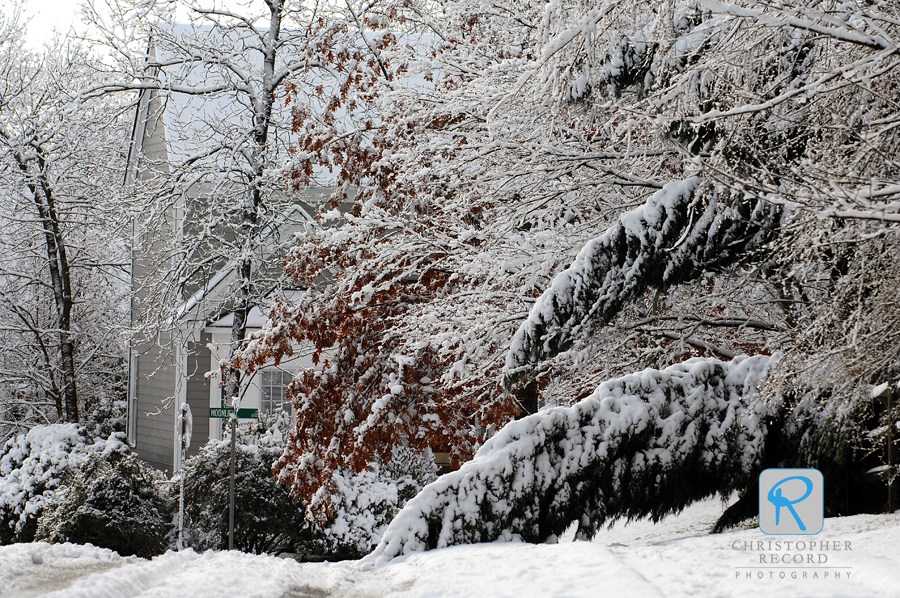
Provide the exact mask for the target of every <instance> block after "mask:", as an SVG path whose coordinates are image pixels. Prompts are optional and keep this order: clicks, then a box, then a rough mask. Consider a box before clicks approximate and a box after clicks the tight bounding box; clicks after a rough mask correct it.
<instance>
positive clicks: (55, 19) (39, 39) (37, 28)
mask: <svg viewBox="0 0 900 598" xmlns="http://www.w3.org/2000/svg"><path fill="white" fill-rule="evenodd" d="M4 4H5V3H4ZM25 15H26V16H28V17H31V22H30V23H29V24H28V44H29V45H30V46H32V47H34V48H39V47H41V46H42V45H43V44H44V42H45V41H48V40H50V38H51V37H52V36H53V28H54V27H57V28H58V29H60V30H61V31H66V30H68V29H69V27H70V26H71V25H72V23H73V21H77V20H78V2H75V1H73V0H26V1H25Z"/></svg>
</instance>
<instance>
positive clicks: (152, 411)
mask: <svg viewBox="0 0 900 598" xmlns="http://www.w3.org/2000/svg"><path fill="white" fill-rule="evenodd" d="M185 31H188V32H189V31H190V30H188V29H187V28H185ZM205 33H208V32H205ZM254 60H255V59H254V58H252V57H248V58H247V61H248V64H249V66H248V68H252V67H253V66H254V65H253V64H252V63H253V62H254ZM204 76H208V74H207V73H206V72H205V71H204ZM164 77H165V73H163V74H162V75H161V76H160V77H159V78H160V79H163V78H164ZM242 107H245V106H243V105H242V104H241V99H240V97H239V96H237V95H235V96H234V97H231V96H227V95H226V96H218V97H212V98H210V97H208V96H191V95H185V94H178V93H169V92H167V91H162V90H143V91H142V92H141V93H140V95H139V98H138V102H137V106H136V114H135V120H134V127H133V131H132V143H131V148H130V151H129V156H128V169H127V175H126V181H125V183H126V185H132V186H135V187H137V186H140V185H141V184H142V183H145V182H147V181H149V180H150V178H151V176H152V172H151V170H152V171H155V172H156V173H159V172H160V171H163V172H165V171H167V168H168V166H167V165H169V164H174V163H176V162H179V161H185V160H186V159H190V158H189V157H190V156H191V155H192V153H195V152H197V151H198V148H199V147H200V146H201V145H202V144H201V143H200V142H199V141H198V140H199V139H202V140H205V141H204V142H205V143H207V144H209V143H212V142H214V141H215V138H216V135H220V134H223V135H224V134H228V130H229V129H232V130H234V129H235V128H237V124H236V123H229V122H228V119H229V118H232V117H237V116H242V117H246V113H245V112H244V113H242V112H241V109H242ZM281 109H282V111H284V112H285V113H284V114H282V115H281V118H282V121H287V119H289V117H290V115H289V112H287V111H285V109H284V107H283V106H282V108H281ZM232 124H234V126H232ZM280 130H281V131H284V130H285V129H284V128H282V129H280ZM211 140H212V141H211ZM276 142H278V143H280V144H281V146H280V147H282V148H284V147H286V144H285V139H281V140H276ZM230 185H231V184H230V183H229V182H228V181H227V180H225V182H223V183H221V184H219V183H210V181H209V179H208V178H207V179H205V180H200V179H199V178H198V182H196V183H191V182H190V181H189V182H188V183H187V184H185V185H182V187H181V188H180V189H181V191H180V196H178V197H175V198H174V199H173V200H172V201H171V202H170V203H168V204H166V205H167V207H165V208H164V209H165V210H167V212H166V214H165V218H163V221H164V222H166V223H167V224H166V226H165V227H163V228H164V229H163V230H159V229H157V230H155V231H154V234H153V236H152V238H146V237H150V235H145V234H144V233H143V231H142V230H141V229H140V222H136V224H135V230H134V234H133V237H134V240H133V251H132V260H131V262H132V265H131V278H132V289H133V291H134V295H135V299H134V300H132V323H133V324H134V323H135V322H136V321H137V314H138V311H137V309H136V307H135V301H141V298H142V292H144V291H143V288H144V287H143V286H142V284H143V282H142V281H144V280H147V278H148V275H149V274H150V273H151V272H152V271H153V270H154V269H156V268H159V267H160V261H159V259H157V261H156V262H153V261H152V260H151V259H150V258H149V257H148V256H150V255H151V253H152V251H151V249H153V248H156V249H159V248H160V247H163V248H165V250H166V251H171V252H173V253H177V252H178V251H179V249H178V247H179V242H180V241H181V240H182V239H183V238H184V237H185V235H186V233H188V232H190V233H196V230H195V229H196V227H197V226H198V225H197V223H196V222H194V221H192V218H191V214H192V213H197V212H198V211H199V210H196V209H195V208H197V207H198V206H202V204H203V202H204V201H207V198H208V197H209V196H210V194H212V193H221V192H223V190H224V191H235V193H237V192H239V191H240V190H239V189H236V190H235V189H234V188H233V187H232V186H230ZM331 191H332V189H329V188H325V187H318V188H306V189H304V190H303V192H302V193H298V194H296V195H294V196H291V197H290V198H287V197H286V196H285V195H284V191H281V190H279V189H278V188H277V186H276V188H275V189H274V190H273V191H271V192H272V193H278V194H280V196H279V197H278V198H277V199H278V201H275V202H272V203H273V204H276V205H278V206H279V210H280V216H279V217H278V218H276V219H274V221H273V222H272V223H271V224H270V225H268V227H266V228H264V229H263V230H261V231H260V232H259V233H257V235H256V236H255V237H254V247H256V248H257V249H256V250H255V251H258V253H257V254H255V257H256V263H257V264H262V269H263V270H266V272H264V274H265V275H266V276H263V279H262V282H260V283H259V284H258V285H257V286H259V287H265V288H259V289H258V291H259V292H258V295H259V296H260V297H262V299H261V302H264V301H265V300H266V299H267V298H271V297H274V296H275V295H276V294H281V295H283V296H284V297H285V298H287V299H290V297H291V296H292V295H293V294H294V293H296V290H292V289H290V288H288V289H283V288H282V286H283V285H281V284H280V281H279V278H280V274H281V258H282V257H283V255H284V251H285V250H286V248H287V247H288V246H289V245H290V244H291V241H292V239H293V237H294V234H295V233H297V232H299V231H301V230H303V229H304V228H308V227H316V226H318V224H317V222H316V220H315V218H314V215H315V214H316V213H317V212H318V209H319V206H320V204H321V203H322V202H324V201H325V200H326V199H327V198H328V197H329V196H330V194H331ZM270 199H271V198H270ZM192 209H193V212H192ZM191 227H195V229H192V228H191ZM170 248H171V249H170ZM210 251H211V255H210V257H209V259H207V260H200V262H201V263H204V267H203V268H202V269H198V270H197V271H196V272H194V273H193V274H192V277H191V278H190V280H189V281H188V282H182V283H181V289H179V291H180V292H182V299H183V302H182V303H181V305H179V306H178V308H177V310H176V315H175V317H174V318H173V320H170V321H168V322H167V323H166V324H165V325H164V326H159V327H158V328H159V329H158V331H157V335H156V336H155V337H152V336H148V337H147V339H148V340H145V341H143V342H140V343H135V344H134V345H133V346H132V347H130V349H129V374H128V437H129V440H130V441H131V443H132V444H133V445H134V446H135V448H136V450H137V453H138V455H139V456H140V457H141V458H142V459H143V460H145V461H146V462H148V463H150V464H151V465H153V466H155V467H157V468H159V469H162V470H167V471H169V472H173V471H175V470H177V469H178V468H179V467H180V466H181V451H180V446H179V442H180V440H179V431H178V430H177V427H178V426H177V414H178V413H180V411H181V406H182V405H183V404H185V403H186V404H188V405H190V407H191V411H192V414H193V438H194V440H193V441H192V445H191V449H190V451H189V453H188V455H189V456H190V455H193V454H196V452H197V451H198V450H199V447H200V446H202V445H203V444H204V443H205V442H206V440H207V439H209V438H221V435H222V427H221V425H220V424H221V423H222V422H223V421H224V420H217V419H212V420H211V419H210V417H209V410H210V408H212V407H219V406H221V396H222V392H221V389H220V387H219V380H218V378H216V379H214V380H210V379H209V378H208V377H206V374H207V373H208V372H210V371H212V370H216V369H217V363H218V361H219V359H220V358H222V357H224V356H226V355H227V352H228V350H229V344H230V340H231V329H230V324H231V320H232V317H233V316H232V314H231V313H230V312H229V311H228V305H229V298H230V297H232V296H234V295H233V293H234V292H235V288H236V284H235V283H236V278H237V277H236V270H237V268H236V262H234V261H230V262H229V261H227V260H226V259H225V258H223V257H221V256H222V255H225V252H224V251H223V252H222V253H221V255H218V254H216V253H215V247H213V248H212V249H211V250H210ZM156 255H157V258H158V256H159V255H160V254H159V252H158V251H157V253H156ZM201 257H203V256H201ZM172 259H173V260H174V259H175V257H173V258H172ZM149 302H150V300H148V303H149ZM261 308H263V309H264V308H265V306H264V305H257V306H256V307H254V308H253V310H252V311H251V313H250V315H249V320H248V334H249V333H251V332H252V331H253V330H256V329H258V328H259V327H260V326H261V325H262V323H263V321H264V315H263V310H262V309H261ZM311 365H312V364H311V360H310V358H309V356H308V355H302V354H300V355H298V356H297V357H295V358H294V359H293V360H291V361H289V362H286V363H282V364H281V366H280V367H279V368H266V369H263V370H261V371H259V372H257V373H256V374H254V375H253V376H252V378H251V379H250V380H248V381H247V384H246V386H245V388H244V389H243V390H242V399H241V404H240V407H241V408H251V409H261V410H264V411H267V410H273V409H280V408H285V406H284V390H285V388H286V386H287V385H288V383H289V382H290V380H291V377H292V375H293V374H296V373H297V372H298V371H300V370H301V369H302V368H304V367H310V366H311ZM288 408H289V407H288Z"/></svg>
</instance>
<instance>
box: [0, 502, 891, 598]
mask: <svg viewBox="0 0 900 598" xmlns="http://www.w3.org/2000/svg"><path fill="white" fill-rule="evenodd" d="M720 512H721V505H720V504H719V503H718V502H715V501H708V502H706V503H701V504H698V505H695V506H694V507H692V508H691V509H688V510H687V511H685V512H684V513H683V514H682V515H681V516H679V517H675V518H670V519H668V520H666V521H664V522H662V523H661V524H658V525H653V524H650V523H649V522H636V523H633V524H631V525H628V526H622V525H617V526H615V527H614V528H612V529H611V530H608V531H605V532H603V533H602V534H601V535H600V536H599V537H598V538H596V539H595V541H594V542H571V541H562V542H560V543H559V544H555V545H546V544H545V545H530V544H520V543H506V544H481V545H474V546H458V547H453V548H448V549H443V550H435V551H431V552H427V553H420V554H414V555H410V556H407V557H402V558H399V559H395V560H394V561H392V562H391V563H390V564H388V565H387V566H384V567H381V568H378V569H375V570H373V571H364V570H362V569H361V567H360V564H359V563H358V562H343V563H304V564H300V563H296V562H294V561H291V560H287V559H279V558H273V557H266V556H254V555H247V554H241V553H236V552H235V553H228V552H219V553H213V552H208V553H204V554H197V553H195V552H193V551H185V552H182V553H167V554H165V555H162V556H160V557H157V558H155V559H153V560H152V561H146V560H142V559H137V558H121V557H119V556H118V555H116V554H115V553H113V552H110V551H107V550H102V549H98V548H94V547H92V546H75V545H55V546H51V545H49V544H43V543H37V544H20V545H13V546H6V547H0V595H2V597H3V598H7V597H8V598H25V597H31V596H50V597H53V598H63V597H65V598H88V597H93V598H111V597H115V598H173V597H190V598H224V597H232V596H233V597H236V598H237V597H240V598H254V597H258V598H328V597H341V598H376V597H393V598H451V597H459V598H470V597H479V596H485V597H490V598H523V597H530V596H536V597H537V596H559V597H564V596H565V597H572V598H578V597H592V598H593V597H597V596H609V597H615V598H631V597H657V596H660V597H661V596H667V597H672V598H677V597H682V596H702V597H703V598H713V597H730V596H753V595H774V596H792V597H804V596H808V597H810V598H812V597H815V598H822V597H828V596H835V597H837V596H842V597H850V598H853V597H872V598H876V597H877V598H890V597H896V598H900V551H898V550H897V549H896V542H897V540H900V515H894V516H870V515H861V516H857V517H847V518H842V519H828V520H826V524H825V531H823V532H822V534H820V535H819V536H809V537H804V538H805V539H810V538H816V541H817V542H818V544H817V546H825V547H826V548H825V549H823V550H819V549H818V548H817V549H816V550H814V551H812V553H811V554H814V556H815V560H817V561H819V560H821V559H822V558H824V559H825V562H823V563H821V564H819V563H818V562H816V563H813V564H808V563H807V562H806V561H804V565H803V566H802V567H801V566H799V565H796V564H793V563H791V562H789V563H788V564H786V565H785V564H783V561H784V560H785V559H787V560H788V561H791V560H792V558H794V557H795V556H796V551H795V550H786V549H785V548H786V546H779V550H775V549H774V547H773V546H765V545H764V546H763V548H764V550H761V551H760V550H757V547H758V546H759V545H758V543H759V542H765V541H768V540H771V539H772V538H773V537H771V536H764V535H762V534H761V533H760V532H759V531H758V530H756V529H752V530H741V531H736V532H731V533H727V534H721V535H716V536H711V535H708V534H705V533H703V530H705V529H708V528H709V526H710V525H711V522H712V521H714V520H715V518H716V517H717V516H718V513H720ZM779 538H780V539H785V538H783V537H779ZM790 539H791V540H796V539H797V537H791V538H790ZM791 548H792V549H793V548H795V546H792V547H791ZM805 548H806V547H805V546H804V549H805ZM801 552H803V553H804V554H805V553H806V552H809V551H807V550H804V551H801ZM761 554H763V555H766V556H763V557H761V556H760V555H761ZM821 554H824V555H825V556H824V557H821V556H819V555H821ZM761 559H768V560H778V563H777V564H771V563H767V564H766V565H760V560H761ZM779 559H780V560H779ZM782 573H783V574H784V575H782ZM826 574H827V575H826ZM804 577H805V579H804Z"/></svg>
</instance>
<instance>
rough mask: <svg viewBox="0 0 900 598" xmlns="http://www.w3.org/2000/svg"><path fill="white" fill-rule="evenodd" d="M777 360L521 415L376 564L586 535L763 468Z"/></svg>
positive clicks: (405, 516)
mask: <svg viewBox="0 0 900 598" xmlns="http://www.w3.org/2000/svg"><path fill="white" fill-rule="evenodd" d="M777 359H778V356H775V357H768V356H762V355H760V356H755V357H747V356H740V357H737V358H735V359H733V360H732V361H730V362H722V361H719V360H716V359H691V360H689V361H686V362H684V363H681V364H678V365H674V366H671V367H669V368H667V369H665V370H653V369H647V370H644V371H643V372H639V373H636V374H630V375H627V376H623V377H621V378H618V379H614V380H610V381H608V382H605V383H603V384H602V385H601V386H600V387H599V388H598V389H597V390H596V391H595V392H594V393H593V394H592V395H591V396H589V397H588V398H586V399H584V400H582V401H580V402H579V403H577V404H575V405H573V406H571V407H557V408H554V409H550V410H547V411H543V412H540V413H537V414H534V415H531V416H529V417H526V418H524V419H521V420H518V421H515V422H512V423H510V424H508V425H507V426H506V427H505V428H503V429H502V430H501V431H500V432H499V433H498V434H497V435H496V436H494V437H493V438H491V439H490V440H489V441H488V442H486V443H485V445H484V446H483V447H482V448H481V450H479V451H478V454H477V455H476V456H475V458H474V459H473V460H472V461H470V462H469V463H466V464H465V465H464V466H463V467H462V468H461V469H459V470H458V471H455V472H452V473H449V474H446V475H444V476H442V477H441V478H439V479H438V480H437V481H435V482H433V483H431V484H429V485H428V486H426V487H425V488H424V489H423V490H422V492H420V493H419V494H418V495H417V496H416V497H415V498H413V499H412V500H411V501H410V502H409V503H408V504H407V505H406V507H405V508H404V509H403V510H402V511H401V512H400V513H399V514H398V515H397V517H395V518H394V521H393V522H392V523H391V525H390V527H389V528H388V530H387V532H386V533H385V535H384V537H383V539H382V541H381V543H380V544H379V545H378V547H377V548H376V550H375V552H374V553H373V554H372V555H371V556H370V557H368V560H367V563H368V564H369V565H375V564H381V563H383V562H386V561H387V560H390V559H391V558H393V557H396V556H399V555H401V554H408V553H410V552H416V551H422V550H430V549H433V548H441V547H445V546H451V545H454V544H464V543H475V542H492V541H495V540H511V539H515V538H518V539H521V540H524V541H526V542H543V541H545V540H547V539H548V538H551V537H552V536H554V535H556V536H559V535H560V534H562V533H563V532H564V531H565V530H566V529H567V528H568V527H569V526H570V525H571V524H573V523H577V524H578V531H579V534H580V535H581V536H586V537H592V536H593V535H594V534H596V532H597V531H599V529H600V527H601V526H602V525H604V524H605V523H607V522H609V521H613V520H615V519H618V518H620V517H627V518H636V517H645V516H648V515H650V516H652V517H654V518H655V519H659V518H662V517H663V516H665V515H667V514H669V513H673V512H678V511H680V510H681V509H683V508H684V507H686V506H687V505H689V504H690V503H692V502H694V501H696V500H700V499H702V498H705V497H707V496H710V495H712V494H715V493H716V492H725V493H727V492H730V491H731V490H733V489H735V488H737V487H743V486H739V485H740V484H746V483H749V481H750V480H751V479H752V477H753V476H755V475H757V474H758V469H759V468H760V466H761V460H762V456H763V452H764V449H765V441H766V435H767V432H768V431H769V430H768V428H769V427H770V423H771V421H772V418H773V416H774V415H776V413H775V411H774V409H775V408H774V407H772V406H769V405H767V404H766V403H765V402H764V401H762V400H760V398H759V395H758V394H757V389H758V387H759V384H760V383H761V381H762V380H763V379H764V378H765V376H766V375H767V373H768V371H769V369H770V368H771V367H772V365H773V364H774V363H775V361H776V360H777Z"/></svg>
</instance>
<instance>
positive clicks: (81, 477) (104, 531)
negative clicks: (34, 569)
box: [35, 451, 172, 558]
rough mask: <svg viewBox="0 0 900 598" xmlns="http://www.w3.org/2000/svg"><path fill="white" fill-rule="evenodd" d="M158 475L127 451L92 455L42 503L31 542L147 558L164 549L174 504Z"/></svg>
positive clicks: (160, 475) (162, 478)
mask: <svg viewBox="0 0 900 598" xmlns="http://www.w3.org/2000/svg"><path fill="white" fill-rule="evenodd" d="M164 481H165V476H164V474H163V473H162V472H160V471H157V470H155V469H153V468H152V467H149V466H147V465H144V464H143V463H142V462H141V461H140V459H138V457H137V455H135V454H134V453H132V452H130V451H105V452H99V451H98V452H94V453H91V454H89V455H88V456H87V458H86V459H85V460H84V461H83V462H82V463H81V464H80V465H79V466H78V468H77V469H76V470H74V471H72V472H70V473H69V475H68V476H67V477H66V478H65V479H64V483H63V485H62V486H61V487H60V488H58V489H57V490H56V491H55V492H54V493H53V495H52V496H51V497H50V499H49V500H48V501H47V502H46V503H45V507H44V511H43V514H42V515H41V517H40V519H39V521H38V527H37V534H36V535H35V539H37V540H46V541H48V542H53V543H61V542H72V543H75V544H93V545H94V546H99V547H101V548H109V549H110V550H115V551H116V552H118V553H119V554H121V555H123V556H127V555H136V556H139V557H143V558H151V557H153V556H155V555H158V554H162V553H163V552H165V551H166V549H167V548H168V540H167V538H166V536H167V534H168V533H169V532H170V530H171V528H172V500H171V499H170V498H169V497H168V496H167V494H168V491H167V490H164V489H163V486H162V485H161V482H164Z"/></svg>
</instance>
